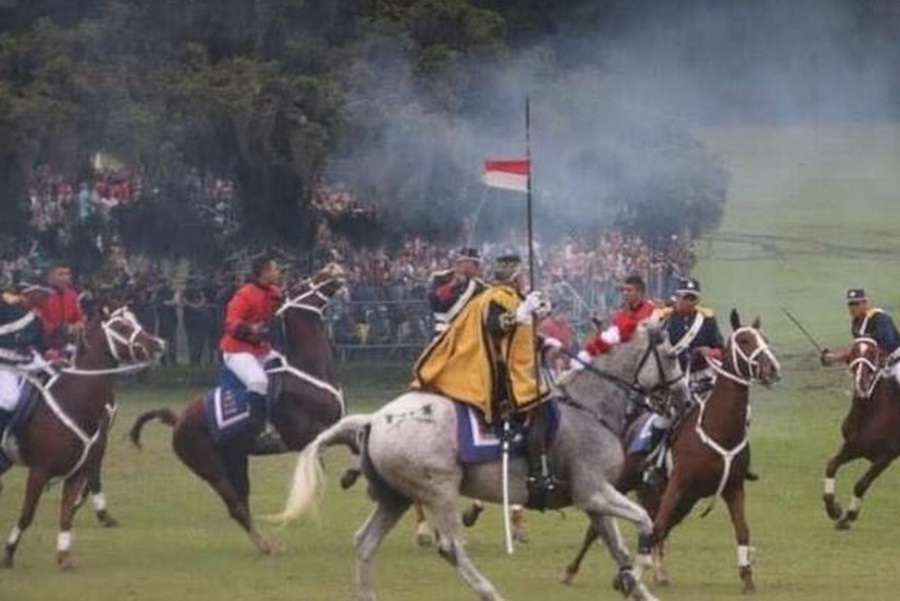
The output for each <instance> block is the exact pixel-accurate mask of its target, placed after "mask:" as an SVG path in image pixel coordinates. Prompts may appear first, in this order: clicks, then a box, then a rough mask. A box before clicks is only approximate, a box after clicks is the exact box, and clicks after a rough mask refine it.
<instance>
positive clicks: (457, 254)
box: [450, 246, 481, 263]
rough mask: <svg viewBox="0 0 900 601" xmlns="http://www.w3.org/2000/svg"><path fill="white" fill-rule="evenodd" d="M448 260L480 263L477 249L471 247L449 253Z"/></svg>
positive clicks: (463, 247)
mask: <svg viewBox="0 0 900 601" xmlns="http://www.w3.org/2000/svg"><path fill="white" fill-rule="evenodd" d="M450 258H451V259H453V260H454V261H474V262H475V263H481V253H480V252H478V249H477V248H473V247H471V246H462V247H460V248H457V249H456V250H454V251H453V252H452V253H450Z"/></svg>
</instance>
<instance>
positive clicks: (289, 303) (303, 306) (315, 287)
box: [275, 277, 338, 317]
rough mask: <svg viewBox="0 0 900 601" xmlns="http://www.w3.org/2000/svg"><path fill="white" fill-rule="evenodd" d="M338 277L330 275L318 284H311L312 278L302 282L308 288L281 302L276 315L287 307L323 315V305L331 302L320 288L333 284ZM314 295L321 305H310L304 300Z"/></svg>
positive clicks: (280, 313)
mask: <svg viewBox="0 0 900 601" xmlns="http://www.w3.org/2000/svg"><path fill="white" fill-rule="evenodd" d="M337 281H338V279H337V278H334V277H331V278H328V279H326V280H324V281H322V282H319V283H318V284H313V283H312V280H307V281H306V282H303V285H309V286H310V288H309V290H305V291H303V292H301V293H300V294H298V295H297V296H295V297H293V298H289V299H287V300H286V301H284V303H282V305H281V307H279V308H278V311H276V312H275V315H276V316H280V315H282V314H283V313H284V312H285V311H287V310H288V309H300V310H301V311H309V312H310V313H315V314H316V315H318V316H319V317H322V316H323V312H324V310H325V307H326V306H327V305H328V303H329V302H331V297H330V296H328V295H327V294H324V293H323V292H322V288H324V287H325V286H327V285H329V284H333V283H335V282H337ZM311 297H315V298H317V299H319V300H320V301H322V304H321V305H318V306H317V305H311V304H309V303H308V302H306V301H307V300H308V299H309V298H311Z"/></svg>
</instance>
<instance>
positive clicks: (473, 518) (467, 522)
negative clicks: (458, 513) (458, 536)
mask: <svg viewBox="0 0 900 601" xmlns="http://www.w3.org/2000/svg"><path fill="white" fill-rule="evenodd" d="M482 511H484V507H481V506H480V505H472V507H470V508H469V510H468V511H467V512H465V513H464V514H463V516H462V523H463V526H465V527H466V528H471V527H472V526H474V525H475V524H476V523H478V516H480V515H481V512H482Z"/></svg>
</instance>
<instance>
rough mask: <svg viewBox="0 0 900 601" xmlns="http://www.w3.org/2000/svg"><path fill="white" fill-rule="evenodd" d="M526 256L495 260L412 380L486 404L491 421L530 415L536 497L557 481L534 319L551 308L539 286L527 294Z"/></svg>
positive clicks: (532, 483)
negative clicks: (487, 280)
mask: <svg viewBox="0 0 900 601" xmlns="http://www.w3.org/2000/svg"><path fill="white" fill-rule="evenodd" d="M524 274H525V272H524V269H523V265H522V259H521V258H520V257H518V256H516V255H506V256H502V257H499V258H498V259H497V260H496V265H495V269H494V284H493V285H492V286H490V287H488V288H487V289H486V290H485V291H484V292H482V293H481V294H479V295H478V296H476V297H475V298H474V299H472V300H471V301H470V302H469V303H468V304H467V305H466V306H465V308H464V309H463V310H462V311H461V312H460V313H459V314H458V315H457V316H456V318H455V319H454V320H453V321H452V322H451V323H450V324H449V327H448V328H447V330H446V331H445V332H444V333H443V334H441V335H440V336H439V337H438V338H437V339H435V340H434V341H433V342H432V343H431V344H430V345H429V346H428V348H427V349H425V351H424V353H423V354H422V356H421V357H420V358H419V360H418V362H417V363H416V366H415V371H414V374H415V381H414V382H413V388H415V389H419V390H426V391H430V392H435V393H437V394H441V395H443V396H446V397H448V398H451V399H453V400H456V401H459V402H463V403H466V404H469V405H473V406H474V407H476V408H478V409H480V410H481V412H482V413H483V415H484V418H485V421H486V422H487V423H488V424H496V423H497V422H498V418H499V419H509V418H510V417H512V416H513V415H514V414H517V415H525V414H529V415H530V423H531V427H530V429H529V437H528V466H529V476H528V489H529V493H530V494H531V495H532V496H533V497H535V498H536V497H538V496H545V495H546V494H548V493H552V492H554V491H555V490H556V489H557V484H558V482H557V480H556V478H555V476H554V475H553V474H552V473H551V472H550V468H549V462H548V459H547V424H546V419H545V417H544V415H543V412H542V411H531V410H532V409H534V408H535V407H537V406H538V405H539V404H540V403H542V402H543V401H544V400H546V399H547V397H548V393H549V388H548V387H547V385H546V383H545V382H543V381H540V382H539V381H538V378H537V375H538V369H537V364H536V357H537V345H538V340H537V336H536V333H535V332H536V327H535V324H534V319H535V317H537V318H538V319H540V318H542V317H545V316H546V315H548V314H549V313H550V306H549V303H548V302H546V301H545V300H544V299H543V298H542V296H541V294H540V292H536V291H532V292H531V293H529V294H528V295H527V296H525V295H524V294H523V289H524V282H525V280H524Z"/></svg>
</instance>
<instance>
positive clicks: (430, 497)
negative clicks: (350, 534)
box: [272, 324, 687, 601]
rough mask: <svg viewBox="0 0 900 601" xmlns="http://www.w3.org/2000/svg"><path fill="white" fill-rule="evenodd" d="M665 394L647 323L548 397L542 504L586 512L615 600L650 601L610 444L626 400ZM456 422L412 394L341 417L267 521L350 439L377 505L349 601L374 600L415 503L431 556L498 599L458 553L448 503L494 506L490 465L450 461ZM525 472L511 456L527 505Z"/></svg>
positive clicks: (494, 471) (301, 493)
mask: <svg viewBox="0 0 900 601" xmlns="http://www.w3.org/2000/svg"><path fill="white" fill-rule="evenodd" d="M670 387H674V388H675V389H676V390H677V391H678V392H679V394H681V395H685V396H686V395H687V386H686V383H685V381H684V376H683V374H682V372H681V369H680V367H679V364H678V362H677V360H676V358H675V357H674V356H673V354H672V352H671V345H669V343H668V341H667V340H666V339H665V338H664V337H663V336H662V335H661V333H660V331H659V329H658V327H657V326H655V325H651V324H645V325H641V326H639V327H638V329H637V331H636V332H635V335H634V337H633V338H632V339H631V340H630V341H628V342H626V343H623V344H621V345H619V346H617V347H615V348H614V349H613V350H612V351H611V352H610V353H609V354H607V355H601V356H598V357H597V358H595V359H594V361H593V362H592V363H591V364H590V365H589V366H588V367H586V368H585V369H584V370H581V371H577V372H572V373H570V374H569V375H567V376H565V377H563V378H561V379H560V381H559V382H558V383H557V384H556V385H555V387H554V393H553V396H554V398H555V400H556V402H557V404H558V408H559V414H560V415H559V417H560V419H559V422H560V423H559V431H558V435H557V437H556V442H555V443H554V445H553V447H552V449H551V460H552V462H553V463H554V464H556V465H557V467H558V469H557V473H558V474H559V475H560V476H561V478H562V480H563V483H562V485H561V486H560V489H559V491H558V492H559V494H558V495H554V498H553V499H552V500H551V502H550V503H548V507H549V508H552V509H559V508H563V507H567V506H574V507H577V508H579V509H581V510H583V511H584V512H585V513H587V514H588V515H589V516H590V518H591V520H592V521H593V522H594V523H595V524H596V525H597V527H598V529H599V530H600V531H601V532H602V534H603V537H604V540H605V542H606V543H607V546H608V547H609V549H610V552H611V553H612V555H613V558H614V559H615V561H616V563H617V565H618V567H619V572H618V574H617V576H616V578H615V582H614V586H615V587H616V588H617V589H618V590H620V591H622V592H623V593H624V594H625V595H626V596H631V597H633V598H634V599H638V600H645V601H649V600H653V599H655V598H654V597H653V596H652V595H651V594H650V592H649V591H648V590H647V588H646V587H645V586H644V584H643V583H642V582H641V581H640V576H639V574H638V573H637V572H636V571H635V570H634V568H633V566H632V560H631V557H630V555H629V552H628V549H627V548H626V547H625V545H624V543H623V541H622V537H621V534H620V532H619V529H618V524H617V522H616V521H615V518H623V519H626V520H628V521H630V522H633V523H635V524H637V525H638V526H639V528H640V529H641V531H642V532H644V533H645V534H647V535H650V533H651V532H652V529H653V523H652V521H651V520H650V516H649V515H647V512H646V511H644V509H642V508H641V507H640V506H639V505H637V504H636V503H634V502H632V501H631V500H629V499H628V498H627V497H625V496H624V495H622V494H621V493H619V492H618V491H617V490H616V489H615V486H614V485H613V483H614V482H615V481H616V480H617V479H618V477H619V473H620V471H621V469H622V465H623V463H624V454H623V451H622V446H621V443H620V442H619V439H620V436H621V433H622V430H623V429H624V426H625V420H626V417H625V416H626V412H627V410H628V408H629V405H630V404H631V403H634V402H637V401H636V398H641V399H642V398H643V395H646V394H649V393H651V392H656V391H657V390H659V389H668V388H670ZM456 422H457V416H456V408H455V405H454V402H453V401H451V400H450V399H447V398H445V397H443V396H439V395H437V394H432V393H426V392H419V391H411V392H407V393H406V394H403V395H401V396H400V397H398V398H396V399H394V400H393V401H391V402H389V403H388V404H386V405H385V406H384V407H382V408H381V409H380V410H379V411H377V412H375V413H373V414H370V415H352V416H349V417H346V418H344V419H342V420H341V421H340V422H338V423H337V424H336V425H334V426H332V427H331V428H329V429H328V430H326V431H325V432H323V433H322V434H320V435H319V436H318V437H317V438H316V440H315V441H314V442H313V443H312V444H310V445H309V446H308V447H307V448H306V449H305V450H304V451H303V453H301V455H300V457H299V459H298V462H297V466H296V469H295V472H294V477H293V482H292V485H291V491H290V494H289V497H288V499H287V502H286V504H285V508H284V511H283V512H282V513H281V514H280V515H277V516H272V519H273V520H274V521H277V522H281V523H285V524H286V523H288V522H290V521H292V520H295V519H297V518H299V517H300V516H301V515H303V514H305V513H307V512H309V511H310V510H312V509H314V508H315V507H316V505H317V503H318V501H319V497H320V494H319V493H320V492H321V490H322V487H323V485H324V479H325V474H324V470H323V468H322V466H321V463H320V455H321V453H322V450H323V449H324V448H325V447H328V446H332V445H336V444H341V445H345V446H350V445H352V444H354V443H356V444H357V445H358V447H359V450H360V452H361V453H362V465H363V469H364V472H365V475H366V478H367V480H368V481H369V492H370V496H371V497H372V498H373V500H374V501H375V502H376V508H375V509H374V511H373V512H372V514H371V515H370V516H369V518H368V520H367V521H366V522H365V524H364V525H363V526H362V528H361V529H360V530H359V531H358V532H357V534H356V539H355V547H356V557H357V583H358V589H359V599H361V600H362V601H374V599H375V591H374V589H373V580H372V578H373V559H374V555H375V553H376V551H377V549H378V547H379V545H380V544H381V542H382V541H383V540H384V538H385V536H386V535H387V534H388V533H389V532H390V530H391V529H392V528H393V527H394V526H395V525H396V524H397V522H398V520H399V519H400V518H401V517H402V516H403V515H404V513H405V512H406V511H407V509H408V508H409V507H410V505H411V504H412V503H413V501H418V502H420V503H422V505H423V507H424V508H425V510H426V512H427V513H428V514H429V516H430V518H431V519H430V522H431V524H432V525H433V526H434V527H435V529H436V530H437V532H438V542H437V548H438V552H439V554H440V555H441V556H442V557H443V558H444V559H446V560H447V561H448V562H449V563H450V564H451V565H452V566H454V567H455V568H456V569H457V570H458V572H459V574H460V576H461V577H462V578H463V580H464V581H465V582H466V583H467V584H468V585H469V586H470V587H471V588H472V589H473V590H474V591H475V592H476V593H477V594H478V595H479V597H480V598H481V599H482V600H484V601H501V599H502V597H501V596H500V595H499V593H498V592H497V591H496V589H495V588H494V586H493V585H492V584H491V583H490V582H489V581H488V580H487V579H486V578H485V577H484V576H483V575H482V574H481V573H480V572H479V571H478V570H477V568H476V567H475V565H474V563H473V562H472V560H471V559H470V557H469V555H468V554H467V553H466V550H465V547H464V544H463V540H462V523H461V517H460V514H459V512H458V511H457V508H456V505H457V502H458V500H459V497H460V495H464V496H466V497H469V498H474V499H481V500H484V501H487V502H492V503H499V502H501V499H502V498H503V490H502V485H501V481H502V474H501V471H502V468H501V462H500V461H499V460H497V461H494V462H487V463H482V464H477V465H466V466H463V465H461V464H460V463H459V461H458V441H457V436H456ZM527 473H528V467H527V461H526V459H525V458H524V457H519V456H516V457H512V458H511V459H510V462H509V500H510V502H512V503H519V504H526V503H527V499H528V492H527V486H526V479H527Z"/></svg>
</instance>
